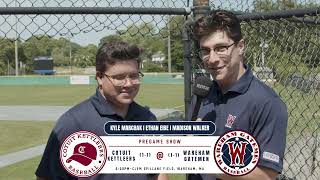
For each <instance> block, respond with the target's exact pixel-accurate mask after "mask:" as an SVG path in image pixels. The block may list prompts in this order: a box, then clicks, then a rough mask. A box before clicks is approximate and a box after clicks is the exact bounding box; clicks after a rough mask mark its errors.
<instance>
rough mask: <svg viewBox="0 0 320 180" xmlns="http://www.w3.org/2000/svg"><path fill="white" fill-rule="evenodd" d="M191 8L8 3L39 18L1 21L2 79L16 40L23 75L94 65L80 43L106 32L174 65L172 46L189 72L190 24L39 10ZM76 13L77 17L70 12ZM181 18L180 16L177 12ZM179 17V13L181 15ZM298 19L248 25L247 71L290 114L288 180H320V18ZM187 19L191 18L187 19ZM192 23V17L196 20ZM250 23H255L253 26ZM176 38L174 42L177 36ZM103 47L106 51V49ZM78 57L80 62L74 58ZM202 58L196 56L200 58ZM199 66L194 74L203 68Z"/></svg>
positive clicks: (5, 3) (259, 5)
mask: <svg viewBox="0 0 320 180" xmlns="http://www.w3.org/2000/svg"><path fill="white" fill-rule="evenodd" d="M190 6H192V3H190V2H189V1H186V0H166V1H165V0H163V1H158V0H120V1H119V0H100V1H98V0H88V1H81V0H55V1H51V0H50V1H49V0H11V1H10V0H0V12H1V8H11V7H18V8H28V7H30V8H34V12H35V13H34V14H19V15H17V14H15V13H12V14H2V15H0V49H1V50H0V74H1V75H7V74H11V69H12V68H13V67H14V57H15V55H14V43H15V42H14V40H15V39H17V40H18V44H19V45H18V47H19V48H18V52H19V54H18V55H19V61H20V62H21V64H20V68H21V69H24V71H25V72H26V73H31V72H32V63H33V58H34V57H36V56H52V57H53V58H54V59H55V62H54V63H55V65H56V66H70V65H74V66H78V67H87V66H92V65H94V54H95V52H96V50H97V44H96V45H83V44H81V43H75V42H73V41H72V40H75V39H77V38H83V37H84V39H90V38H91V37H90V35H89V34H90V33H92V32H103V33H104V35H103V36H102V37H101V38H100V40H99V42H100V43H102V42H103V41H105V40H112V39H118V38H120V39H125V40H128V41H131V42H135V43H138V44H139V46H140V47H142V48H143V49H144V52H145V53H144V57H143V58H144V59H145V60H146V62H151V59H152V56H153V55H154V54H157V53H160V54H163V55H164V56H166V58H165V59H167V56H168V52H167V48H168V46H167V40H168V37H170V39H171V41H170V43H171V51H172V52H171V56H172V66H173V70H175V71H182V70H183V68H184V66H183V46H182V36H181V33H182V32H181V30H182V27H183V24H184V22H185V21H186V16H184V15H174V13H173V14H172V15H170V16H169V15H159V14H152V13H150V14H139V13H132V11H130V13H129V12H128V14H123V13H122V14H116V13H115V14H90V13H85V12H83V13H82V14H73V13H70V14H55V13H54V12H52V13H51V14H44V15H37V13H36V12H37V8H38V7H48V8H50V7H69V8H79V7H115V8H116V7H128V8H132V10H137V12H139V8H150V12H152V8H188V7H190ZM210 7H211V8H212V9H218V8H220V9H227V10H233V11H235V12H236V13H238V14H243V13H244V14H245V13H252V12H256V13H260V12H270V11H274V10H278V11H279V10H281V11H283V12H285V11H287V10H288V9H298V8H319V7H320V2H319V1H318V0H300V1H294V0H278V1H275V0H273V1H272V0H241V1H240V0H226V1H222V0H213V1H210ZM70 11H72V9H70ZM173 11H174V10H173ZM177 14H178V13H177ZM307 14H308V13H307V11H306V16H304V17H292V18H274V19H268V20H266V19H264V18H262V17H261V19H259V20H256V19H255V20H246V21H243V22H242V30H243V34H244V38H245V42H246V63H247V64H248V65H249V66H251V68H252V69H253V70H254V72H255V74H256V76H257V77H258V78H260V79H261V80H262V81H265V82H266V83H267V84H268V85H269V86H271V87H272V88H273V89H275V91H276V92H277V93H278V94H279V95H280V96H281V98H282V99H283V100H284V101H285V103H286V104H287V106H288V112H289V124H288V131H287V134H288V135H287V147H286V152H285V159H284V170H283V173H282V178H283V179H286V178H287V179H312V180H318V179H320V147H319V146H320V137H319V134H320V94H319V89H320V64H319V62H320V57H319V56H320V55H319V54H320V53H319V49H320V48H319V47H320V29H319V28H320V25H319V21H320V15H319V14H317V15H315V16H307ZM186 15H187V13H186ZM190 18H191V16H189V19H190ZM249 19H250V18H249ZM169 34H170V36H169ZM99 42H98V43H99ZM71 53H72V56H71V55H70V54H71ZM193 54H196V53H193ZM162 65H163V66H160V64H156V63H154V64H153V63H150V64H149V67H148V68H149V69H148V70H150V71H161V70H163V71H165V70H166V67H167V60H165V61H164V62H163V63H162ZM198 65H199V62H198V60H196V59H195V58H194V60H193V72H195V71H196V69H197V68H198V67H199V66H198Z"/></svg>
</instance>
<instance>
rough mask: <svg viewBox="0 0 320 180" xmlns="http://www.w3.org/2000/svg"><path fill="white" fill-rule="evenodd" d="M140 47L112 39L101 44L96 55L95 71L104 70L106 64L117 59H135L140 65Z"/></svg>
mask: <svg viewBox="0 0 320 180" xmlns="http://www.w3.org/2000/svg"><path fill="white" fill-rule="evenodd" d="M139 56H140V49H139V48H138V47H137V46H136V45H130V44H129V43H127V42H124V41H112V42H107V43H104V44H103V45H101V46H100V47H99V49H98V52H97V55H96V71H97V72H105V71H106V69H107V65H113V64H115V63H116V62H119V61H128V60H135V61H137V62H138V65H140V58H139Z"/></svg>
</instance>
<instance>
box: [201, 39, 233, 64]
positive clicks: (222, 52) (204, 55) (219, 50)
mask: <svg viewBox="0 0 320 180" xmlns="http://www.w3.org/2000/svg"><path fill="white" fill-rule="evenodd" d="M234 44H236V42H234V43H232V44H230V45H219V46H217V47H215V48H201V49H200V50H199V51H198V55H199V57H200V58H201V59H202V60H203V61H208V60H209V58H210V53H211V51H212V50H213V51H214V53H216V54H217V55H218V56H226V55H228V49H229V48H230V47H231V46H233V45H234Z"/></svg>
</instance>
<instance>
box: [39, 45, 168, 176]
mask: <svg viewBox="0 0 320 180" xmlns="http://www.w3.org/2000/svg"><path fill="white" fill-rule="evenodd" d="M139 56H140V50H139V48H138V47H137V46H135V45H129V44H128V43H126V42H122V41H115V42H111V43H106V44H103V45H102V46H101V47H100V48H99V50H98V52H97V55H96V71H97V73H96V79H97V82H98V88H97V90H96V93H95V94H94V95H93V96H91V97H90V98H89V99H88V100H85V101H84V102H82V103H80V104H78V105H76V106H74V107H72V108H71V109H70V110H68V111H67V112H66V113H64V114H63V115H62V116H61V117H60V118H59V120H58V122H57V124H56V126H55V127H54V129H53V130H52V132H51V135H50V137H49V140H48V142H47V146H46V148H45V151H44V154H43V156H42V159H41V162H40V164H39V166H38V169H37V170H36V176H37V179H38V180H47V179H48V180H49V179H50V180H58V179H59V180H62V179H63V180H73V179H78V178H76V177H73V176H71V175H70V174H68V173H67V171H65V170H64V168H63V167H62V165H61V164H60V159H59V151H60V146H61V144H62V143H63V141H64V139H65V138H66V137H68V136H69V135H70V134H72V133H74V132H77V131H81V130H84V131H90V132H94V133H95V134H96V135H98V136H104V135H106V134H105V132H104V124H105V123H106V122H107V121H124V120H126V121H130V120H139V121H141V120H156V117H155V116H154V115H153V114H152V113H151V112H150V111H149V110H148V109H146V108H144V107H142V106H140V105H138V104H137V103H135V102H134V101H133V99H134V98H135V96H136V95H137V93H138V91H139V86H140V82H141V81H140V80H141V77H142V76H143V74H142V73H141V72H140V71H139V70H140V69H139V64H140V58H139ZM81 179H90V180H147V179H158V180H165V179H167V177H166V175H159V176H158V175H148V174H98V175H94V176H92V177H89V178H81Z"/></svg>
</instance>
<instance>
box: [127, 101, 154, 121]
mask: <svg viewBox="0 0 320 180" xmlns="http://www.w3.org/2000/svg"><path fill="white" fill-rule="evenodd" d="M132 107H133V109H132V110H133V111H134V113H135V115H138V116H139V117H140V118H142V119H141V120H156V116H155V115H154V114H153V113H152V112H151V110H150V108H149V107H148V106H141V105H140V104H138V103H136V102H133V103H132Z"/></svg>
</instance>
